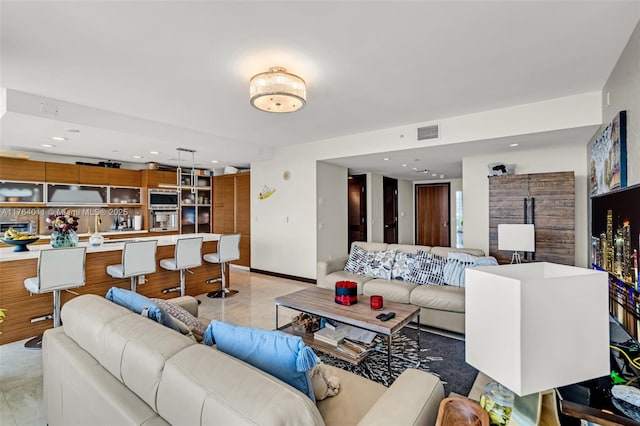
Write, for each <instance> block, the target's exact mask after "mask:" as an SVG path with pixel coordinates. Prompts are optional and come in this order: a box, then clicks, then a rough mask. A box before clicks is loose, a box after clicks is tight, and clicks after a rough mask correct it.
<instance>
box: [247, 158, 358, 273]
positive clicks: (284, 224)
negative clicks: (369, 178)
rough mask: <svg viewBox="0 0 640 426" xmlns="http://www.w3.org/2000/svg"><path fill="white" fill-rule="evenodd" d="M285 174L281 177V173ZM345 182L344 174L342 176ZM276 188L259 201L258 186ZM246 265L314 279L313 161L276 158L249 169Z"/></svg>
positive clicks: (314, 199)
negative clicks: (286, 173) (248, 257)
mask: <svg viewBox="0 0 640 426" xmlns="http://www.w3.org/2000/svg"><path fill="white" fill-rule="evenodd" d="M287 170H288V171H289V172H290V173H291V178H290V179H289V180H288V181H285V180H284V179H283V178H282V174H283V172H284V171H287ZM345 182H346V178H345ZM265 185H268V186H269V187H270V188H275V189H276V192H275V193H274V194H273V195H272V196H270V197H269V198H267V199H265V200H259V199H258V194H259V193H260V191H261V190H262V187H263V186H265ZM251 216H252V221H251V267H252V268H255V269H262V270H266V271H271V272H278V273H282V274H288V275H293V276H297V277H307V278H313V277H315V270H316V262H317V255H316V247H317V245H316V238H317V232H316V224H317V220H316V160H315V159H313V158H309V157H307V158H290V157H282V158H279V159H277V160H271V161H268V162H264V163H254V165H253V166H252V168H251Z"/></svg>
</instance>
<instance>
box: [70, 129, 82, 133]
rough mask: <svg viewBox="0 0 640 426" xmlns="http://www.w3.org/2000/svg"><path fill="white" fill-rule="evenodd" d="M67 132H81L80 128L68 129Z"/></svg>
mask: <svg viewBox="0 0 640 426" xmlns="http://www.w3.org/2000/svg"><path fill="white" fill-rule="evenodd" d="M67 132H69V133H80V130H78V129H67Z"/></svg>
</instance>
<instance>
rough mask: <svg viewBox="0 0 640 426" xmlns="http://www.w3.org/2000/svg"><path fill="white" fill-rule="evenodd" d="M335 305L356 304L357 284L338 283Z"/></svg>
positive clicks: (348, 282)
mask: <svg viewBox="0 0 640 426" xmlns="http://www.w3.org/2000/svg"><path fill="white" fill-rule="evenodd" d="M336 303H337V304H339V305H345V306H349V305H355V304H356V303H358V283H356V282H353V281H338V282H337V283H336Z"/></svg>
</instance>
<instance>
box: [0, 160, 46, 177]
mask: <svg viewBox="0 0 640 426" xmlns="http://www.w3.org/2000/svg"><path fill="white" fill-rule="evenodd" d="M0 180H13V181H31V182H44V181H45V162H44V161H29V160H18V159H15V158H6V157H0Z"/></svg>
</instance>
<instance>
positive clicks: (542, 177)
mask: <svg viewBox="0 0 640 426" xmlns="http://www.w3.org/2000/svg"><path fill="white" fill-rule="evenodd" d="M509 223H516V224H517V223H533V224H534V225H535V236H536V237H535V238H536V241H535V248H536V251H535V253H529V254H525V259H530V260H535V261H539V262H554V263H561V264H565V265H574V264H575V176H574V173H573V172H555V173H534V174H528V175H503V176H493V177H490V178H489V254H490V255H491V256H494V257H495V258H496V259H497V260H498V262H500V263H508V262H510V259H511V255H512V252H510V251H509V252H507V251H499V250H498V224H509Z"/></svg>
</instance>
